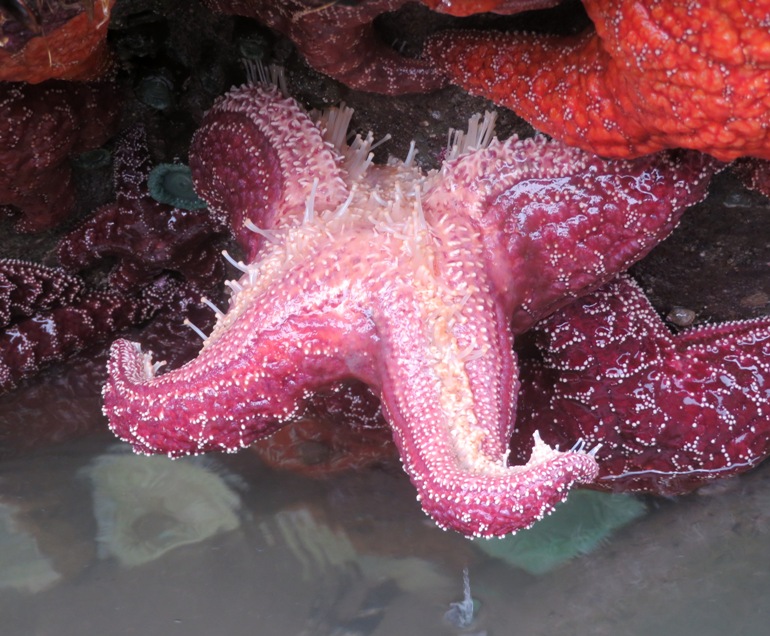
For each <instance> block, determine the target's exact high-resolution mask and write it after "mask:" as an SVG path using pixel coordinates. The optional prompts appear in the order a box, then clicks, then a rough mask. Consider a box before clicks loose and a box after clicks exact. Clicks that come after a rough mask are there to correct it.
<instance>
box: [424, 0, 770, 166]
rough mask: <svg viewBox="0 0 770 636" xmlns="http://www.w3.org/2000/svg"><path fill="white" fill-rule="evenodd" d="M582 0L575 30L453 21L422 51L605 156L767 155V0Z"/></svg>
mask: <svg viewBox="0 0 770 636" xmlns="http://www.w3.org/2000/svg"><path fill="white" fill-rule="evenodd" d="M583 4H584V5H585V7H586V10H587V12H588V14H589V16H590V17H591V19H592V20H593V22H594V25H595V30H591V31H587V32H586V33H584V34H582V35H579V36H571V37H558V36H550V35H539V34H538V35H536V34H529V33H515V32H514V33H499V32H471V31H453V32H448V33H443V34H438V35H436V36H434V37H433V38H431V39H430V40H429V41H428V42H427V43H426V46H425V51H424V57H426V58H427V59H429V60H431V61H432V62H433V63H434V64H435V65H436V66H437V67H438V68H441V69H442V70H443V71H444V72H445V73H446V75H447V77H448V78H449V80H450V81H451V82H453V83H455V84H457V85H459V86H461V87H463V88H464V89H465V90H467V91H469V92H471V93H473V94H477V95H483V96H485V97H488V98H489V99H491V100H492V101H494V102H496V103H498V104H501V105H503V106H506V107H507V108H511V109H512V110H514V111H515V112H516V113H517V114H519V115H520V116H521V117H523V118H524V119H526V120H527V121H529V122H530V123H532V124H533V125H534V126H535V127H536V128H537V129H538V130H540V131H542V132H545V133H548V134H549V135H552V136H554V137H556V138H557V139H561V140H562V141H565V142H567V143H568V144H570V145H573V146H578V147H580V148H584V149H586V150H590V151H592V152H595V153H597V154H600V155H602V156H605V157H617V158H623V157H639V156H642V155H645V154H648V153H651V152H656V151H658V150H662V149H665V148H691V149H695V150H701V151H703V152H707V153H709V154H711V155H713V156H714V157H717V158H719V159H721V160H723V161H730V160H732V159H735V158H737V157H740V156H749V155H750V156H756V157H762V158H767V157H768V156H770V135H768V132H767V131H768V121H769V120H768V112H770V103H769V102H768V90H767V89H768V86H770V72H768V64H767V52H766V51H767V42H768V39H767V30H766V28H765V24H764V20H766V17H767V9H768V3H767V2H766V1H764V0H763V2H762V3H759V4H757V3H752V7H751V8H749V9H746V8H745V7H743V6H739V5H738V4H735V5H733V6H729V7H727V6H722V5H718V6H717V5H714V3H711V2H692V3H690V4H688V5H687V6H684V5H681V4H677V3H676V2H673V1H670V0H669V1H662V2H661V1H659V0H641V1H640V0H610V1H606V0H585V2H584V3H583ZM755 5H756V6H755ZM760 87H761V88H760Z"/></svg>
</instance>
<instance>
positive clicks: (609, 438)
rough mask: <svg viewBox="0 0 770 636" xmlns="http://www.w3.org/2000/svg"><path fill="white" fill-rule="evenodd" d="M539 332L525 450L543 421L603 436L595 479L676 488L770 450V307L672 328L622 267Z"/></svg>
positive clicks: (545, 429) (596, 439)
mask: <svg viewBox="0 0 770 636" xmlns="http://www.w3.org/2000/svg"><path fill="white" fill-rule="evenodd" d="M535 332H536V334H537V337H538V339H539V344H540V347H541V349H542V351H543V354H544V361H543V363H541V364H535V365H532V366H530V365H527V366H526V367H525V369H524V373H523V374H522V378H523V379H522V394H521V396H520V397H521V404H522V406H525V407H526V408H523V409H520V411H519V413H518V419H517V425H516V429H517V430H516V432H515V433H514V435H513V439H512V447H513V449H514V457H519V458H522V457H526V455H527V452H528V447H529V446H530V445H531V444H530V440H531V438H532V434H533V432H534V431H535V430H537V431H539V433H540V435H542V438H543V439H544V440H545V441H546V442H547V443H549V444H554V445H556V446H562V447H564V446H565V445H566V447H569V446H571V445H572V444H574V443H575V442H576V441H577V440H582V441H583V443H585V444H587V445H588V446H589V447H592V446H596V445H601V448H600V449H599V450H598V451H597V453H596V459H597V461H598V462H599V473H598V477H597V480H596V481H595V482H594V484H593V485H594V486H596V487H601V488H606V489H609V490H636V491H644V492H652V493H657V494H664V495H673V494H678V493H683V492H687V491H689V490H693V489H694V488H697V487H698V486H702V485H703V484H704V483H706V482H708V481H711V480H714V479H719V478H723V477H726V476H729V475H733V474H736V473H740V472H744V471H746V470H748V469H749V468H752V467H753V466H756V465H757V464H758V463H759V462H760V461H762V460H763V459H764V458H765V457H767V456H768V455H769V454H770V439H768V436H767V420H768V413H769V412H770V317H764V318H758V319H756V320H746V321H738V322H726V323H721V324H717V325H708V326H703V327H697V328H694V329H689V330H687V331H684V332H682V333H679V334H677V335H672V334H671V332H670V331H669V330H668V329H667V328H666V326H665V325H664V324H663V321H661V319H660V318H659V317H658V315H657V314H656V313H655V310H654V309H653V308H652V306H651V305H650V303H649V301H648V300H647V298H646V297H645V295H644V293H643V292H642V290H641V289H639V287H638V286H637V285H636V284H635V283H634V282H633V281H632V280H631V279H629V278H626V277H619V278H618V279H617V280H615V281H613V282H612V283H610V284H609V285H606V286H605V287H603V288H602V289H600V290H599V291H598V292H596V293H594V294H592V295H590V296H586V297H585V298H583V299H581V300H579V301H576V302H575V303H573V304H571V305H569V306H568V307H566V308H564V309H562V310H561V311H560V312H558V313H556V314H554V315H552V316H550V317H549V318H547V319H546V320H544V321H542V322H540V323H539V324H538V325H537V326H536V327H535Z"/></svg>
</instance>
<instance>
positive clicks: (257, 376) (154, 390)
mask: <svg viewBox="0 0 770 636" xmlns="http://www.w3.org/2000/svg"><path fill="white" fill-rule="evenodd" d="M281 258H282V257H281ZM306 280H308V278H307V276H306V268H305V267H303V266H300V267H297V268H294V269H290V270H289V271H287V272H286V275H285V277H284V278H278V280H276V279H271V280H270V282H268V281H264V280H262V281H260V280H254V281H253V284H250V282H249V281H250V276H249V274H246V275H245V276H244V277H243V278H242V279H241V281H240V283H239V285H238V287H239V289H240V291H238V292H237V293H236V294H235V295H234V296H233V298H232V299H231V302H230V310H229V311H228V313H227V314H220V315H219V317H218V320H217V324H216V325H215V327H214V330H213V331H212V334H211V335H210V336H209V337H208V338H207V339H206V341H205V343H204V347H203V350H202V351H201V353H200V354H199V355H198V357H197V358H195V359H194V360H193V361H191V362H189V363H188V364H186V365H185V366H183V367H181V368H179V369H176V370H173V371H170V372H168V373H165V374H162V375H157V376H156V371H157V370H158V368H159V367H160V366H161V364H162V363H161V364H153V362H152V358H151V356H150V355H149V354H145V353H142V352H141V350H140V349H139V347H138V345H135V344H134V343H131V342H128V341H126V340H120V341H117V342H116V343H115V344H113V346H112V350H111V356H110V361H109V364H108V370H109V375H110V379H109V381H108V383H107V384H106V386H105V389H104V410H105V413H106V414H107V416H108V418H109V420H110V426H111V428H112V429H113V431H115V433H116V434H117V435H118V436H119V437H121V438H122V439H124V440H126V441H129V442H130V443H131V444H132V445H133V446H134V448H135V450H137V451H139V452H144V453H167V454H169V455H170V456H179V455H183V454H190V453H202V452H206V451H209V450H228V451H236V450H239V449H241V448H244V447H246V446H248V445H250V444H251V443H253V442H254V441H255V440H257V439H259V438H261V437H264V436H266V435H269V434H270V433H272V432H273V431H275V430H276V429H277V428H279V427H280V426H281V425H283V424H284V423H286V422H288V421H289V420H292V419H295V418H296V417H298V415H299V414H300V413H301V408H302V406H303V401H304V399H305V398H306V397H308V396H310V395H311V394H312V393H313V392H314V391H315V390H316V389H318V388H321V387H324V386H326V385H328V384H331V383H333V382H335V381H338V380H340V379H343V378H348V377H361V378H362V379H364V380H365V381H369V382H371V380H372V375H371V371H370V370H369V368H368V366H367V365H368V364H369V363H368V362H367V360H368V359H369V357H368V356H367V353H366V352H367V351H368V350H370V349H371V347H372V346H373V345H372V343H371V338H372V328H371V324H370V321H369V319H368V318H367V317H366V316H365V315H364V314H363V313H362V312H360V311H358V310H356V309H355V308H353V307H350V306H348V305H346V303H345V294H344V290H339V291H337V292H335V291H330V290H329V289H325V288H323V285H319V284H315V285H310V284H309V285H307V286H306V288H305V293H304V294H299V295H298V296H297V297H295V298H291V297H289V296H288V295H287V290H296V289H299V288H301V287H302V283H303V281H306ZM255 308H259V309H255Z"/></svg>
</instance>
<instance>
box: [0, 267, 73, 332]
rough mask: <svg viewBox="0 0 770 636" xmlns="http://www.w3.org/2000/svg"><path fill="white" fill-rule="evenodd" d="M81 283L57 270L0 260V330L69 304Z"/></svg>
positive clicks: (55, 268) (56, 268) (59, 269)
mask: <svg viewBox="0 0 770 636" xmlns="http://www.w3.org/2000/svg"><path fill="white" fill-rule="evenodd" d="M84 288H85V285H84V284H83V281H82V280H81V279H80V278H79V277H77V276H74V275H72V274H69V273H67V272H65V271H64V270H62V269H61V268H58V267H46V266H45V265H40V264H39V263H32V262H29V261H21V260H18V259H15V258H2V259H0V327H6V326H7V325H9V324H11V322H13V321H18V320H19V319H20V318H29V317H31V316H33V315H34V314H36V313H39V312H43V311H47V310H49V309H53V308H54V307H57V306H62V305H69V304H70V303H72V302H73V301H74V300H75V299H76V298H77V297H78V296H80V295H81V294H82V293H83V291H84Z"/></svg>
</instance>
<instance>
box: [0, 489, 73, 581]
mask: <svg viewBox="0 0 770 636" xmlns="http://www.w3.org/2000/svg"><path fill="white" fill-rule="evenodd" d="M17 513H18V510H17V509H15V508H14V507H13V506H11V505H8V504H2V503H0V589H2V588H15V589H18V590H26V591H28V592H39V591H40V590H43V589H45V588H47V587H48V586H49V585H51V584H52V583H54V582H56V581H58V580H59V573H58V572H57V571H56V570H55V569H54V567H53V565H52V564H51V561H50V560H49V559H48V558H47V557H46V556H45V555H44V554H43V553H42V552H41V551H40V548H39V546H38V545H37V541H36V540H35V538H34V537H33V536H32V535H31V534H29V533H28V532H27V531H26V530H25V529H24V528H23V527H21V526H20V524H19V522H18V520H17V519H16V514H17Z"/></svg>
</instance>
